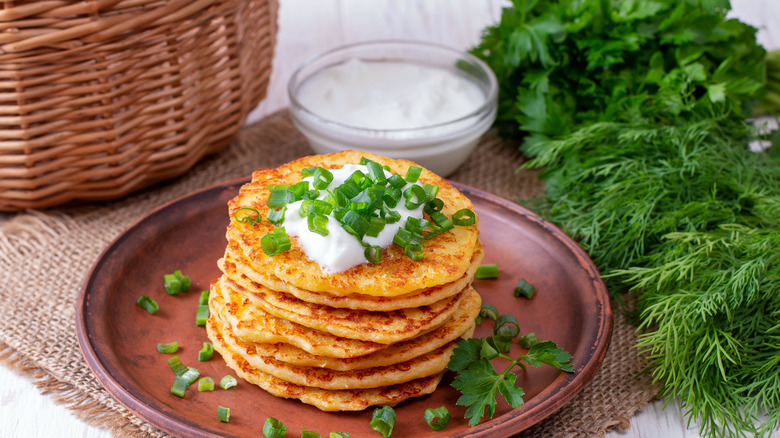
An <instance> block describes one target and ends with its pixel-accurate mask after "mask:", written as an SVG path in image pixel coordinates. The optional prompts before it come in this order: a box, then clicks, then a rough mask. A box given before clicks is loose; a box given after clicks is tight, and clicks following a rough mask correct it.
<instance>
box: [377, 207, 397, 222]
mask: <svg viewBox="0 0 780 438" xmlns="http://www.w3.org/2000/svg"><path fill="white" fill-rule="evenodd" d="M379 217H381V218H382V219H384V220H385V222H386V223H388V224H394V223H396V222H398V221H400V220H401V213H399V212H397V211H395V210H390V209H388V208H387V207H386V206H382V209H381V210H379Z"/></svg>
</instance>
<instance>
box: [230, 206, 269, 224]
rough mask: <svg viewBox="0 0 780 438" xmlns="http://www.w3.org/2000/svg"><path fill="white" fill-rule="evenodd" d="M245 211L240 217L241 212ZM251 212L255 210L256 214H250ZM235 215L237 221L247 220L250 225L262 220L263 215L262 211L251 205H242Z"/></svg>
mask: <svg viewBox="0 0 780 438" xmlns="http://www.w3.org/2000/svg"><path fill="white" fill-rule="evenodd" d="M241 212H244V214H242V215H241V216H240V217H239V213H241ZM249 212H254V213H255V214H254V216H252V215H250V214H249ZM233 217H235V218H236V222H246V223H248V224H249V225H255V224H256V223H258V222H260V220H261V219H263V217H262V216H261V215H260V212H259V211H257V210H255V209H254V208H249V207H241V208H239V209H238V210H236V212H235V213H234V214H233Z"/></svg>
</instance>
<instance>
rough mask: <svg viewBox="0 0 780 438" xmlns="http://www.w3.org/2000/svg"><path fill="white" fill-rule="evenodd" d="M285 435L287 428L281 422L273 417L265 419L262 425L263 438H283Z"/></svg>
mask: <svg viewBox="0 0 780 438" xmlns="http://www.w3.org/2000/svg"><path fill="white" fill-rule="evenodd" d="M286 433H287V427H285V425H284V424H282V422H281V421H279V420H277V419H276V418H273V417H267V418H266V419H265V424H263V435H265V438H283V437H284V435H285V434H286Z"/></svg>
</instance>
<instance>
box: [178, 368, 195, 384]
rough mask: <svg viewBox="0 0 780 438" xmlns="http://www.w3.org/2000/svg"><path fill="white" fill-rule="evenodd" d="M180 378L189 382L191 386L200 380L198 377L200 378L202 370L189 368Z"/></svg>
mask: <svg viewBox="0 0 780 438" xmlns="http://www.w3.org/2000/svg"><path fill="white" fill-rule="evenodd" d="M179 377H181V378H182V379H184V380H185V381H186V382H187V386H190V385H192V384H193V383H195V381H196V380H198V377H200V370H198V369H197V368H192V367H188V368H187V371H185V372H184V373H183V374H181V375H179Z"/></svg>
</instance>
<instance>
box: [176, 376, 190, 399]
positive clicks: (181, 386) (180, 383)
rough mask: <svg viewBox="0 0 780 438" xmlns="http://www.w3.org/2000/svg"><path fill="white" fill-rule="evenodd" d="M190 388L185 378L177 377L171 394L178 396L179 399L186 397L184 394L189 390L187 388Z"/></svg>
mask: <svg viewBox="0 0 780 438" xmlns="http://www.w3.org/2000/svg"><path fill="white" fill-rule="evenodd" d="M188 386H190V385H189V383H187V381H186V380H184V379H183V378H181V377H179V376H176V377H175V378H174V379H173V385H172V386H171V394H173V395H177V396H179V397H184V392H185V391H186V390H187V387H188Z"/></svg>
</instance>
